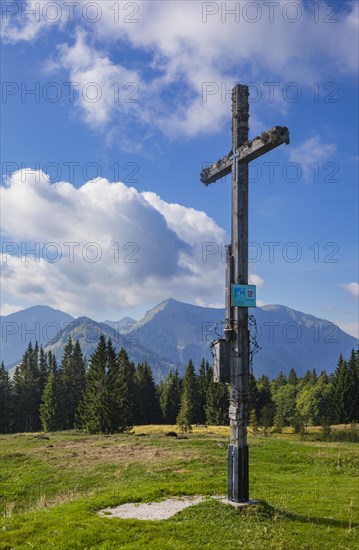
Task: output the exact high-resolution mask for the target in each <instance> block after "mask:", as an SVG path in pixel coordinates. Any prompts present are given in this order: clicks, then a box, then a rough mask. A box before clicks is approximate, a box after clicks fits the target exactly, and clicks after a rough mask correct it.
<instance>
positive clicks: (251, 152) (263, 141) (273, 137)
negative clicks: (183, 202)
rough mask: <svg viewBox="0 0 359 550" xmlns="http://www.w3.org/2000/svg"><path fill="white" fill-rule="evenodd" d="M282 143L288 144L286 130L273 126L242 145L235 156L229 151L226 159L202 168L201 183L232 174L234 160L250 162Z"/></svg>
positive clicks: (212, 181)
mask: <svg viewBox="0 0 359 550" xmlns="http://www.w3.org/2000/svg"><path fill="white" fill-rule="evenodd" d="M282 143H286V144H287V145H288V144H289V131H288V128H286V127H285V126H273V128H271V129H270V130H268V132H263V134H261V135H260V136H258V137H256V138H254V139H253V140H249V141H246V142H245V143H243V145H242V146H241V147H240V148H239V149H237V151H236V153H235V154H233V152H232V151H230V153H229V155H227V156H226V157H223V158H221V159H220V160H218V161H217V162H215V163H214V164H211V166H207V167H206V168H204V169H203V170H202V172H201V176H200V178H201V182H202V183H204V184H205V185H209V184H210V183H214V182H215V181H217V180H218V179H220V178H223V177H224V176H227V175H228V174H230V173H231V172H232V167H233V162H234V161H235V160H237V161H242V162H250V161H252V160H255V159H256V158H258V157H261V156H262V155H264V154H265V153H269V151H271V150H272V149H275V148H276V147H278V146H279V145H282Z"/></svg>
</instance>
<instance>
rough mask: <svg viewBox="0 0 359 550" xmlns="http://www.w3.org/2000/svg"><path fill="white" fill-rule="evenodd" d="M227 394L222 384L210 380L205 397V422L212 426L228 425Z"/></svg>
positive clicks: (224, 385)
mask: <svg viewBox="0 0 359 550" xmlns="http://www.w3.org/2000/svg"><path fill="white" fill-rule="evenodd" d="M228 409H229V393H228V386H227V384H224V383H223V382H220V383H215V382H213V380H211V382H210V384H209V387H208V390H207V395H206V420H207V424H211V425H212V426H226V425H228V422H229V420H228Z"/></svg>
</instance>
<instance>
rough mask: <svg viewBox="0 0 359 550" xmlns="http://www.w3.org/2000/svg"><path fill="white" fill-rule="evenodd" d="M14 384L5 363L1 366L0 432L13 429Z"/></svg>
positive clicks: (3, 432) (7, 431) (5, 432)
mask: <svg viewBox="0 0 359 550" xmlns="http://www.w3.org/2000/svg"><path fill="white" fill-rule="evenodd" d="M12 406H13V402H12V386H11V381H10V376H9V373H8V371H7V370H6V368H5V365H4V363H3V362H2V363H1V366H0V433H2V434H7V433H10V432H11V430H12V423H13V422H12V420H13V419H12V412H13V411H12Z"/></svg>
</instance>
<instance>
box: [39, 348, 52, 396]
mask: <svg viewBox="0 0 359 550" xmlns="http://www.w3.org/2000/svg"><path fill="white" fill-rule="evenodd" d="M49 374H50V369H49V364H48V360H47V354H46V353H45V352H44V349H43V347H42V346H40V353H39V390H40V394H41V395H42V394H43V392H44V389H45V386H46V383H47V380H48V378H49Z"/></svg>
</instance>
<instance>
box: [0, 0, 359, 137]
mask: <svg viewBox="0 0 359 550" xmlns="http://www.w3.org/2000/svg"><path fill="white" fill-rule="evenodd" d="M50 4H52V3H50ZM57 4H58V6H59V7H60V11H59V14H58V16H57V17H56V14H55V15H52V17H51V14H50V15H49V14H46V13H45V14H44V13H43V12H42V11H41V9H40V13H39V14H38V20H37V21H36V20H35V16H33V17H31V16H28V17H26V18H25V20H24V18H21V17H19V14H18V13H17V14H15V15H14V16H12V17H11V16H9V17H7V18H6V24H5V27H4V36H5V39H7V40H8V41H11V42H18V41H25V40H27V41H30V40H35V39H36V38H38V37H39V36H40V35H41V34H42V33H43V32H45V30H49V29H52V28H53V27H54V26H56V25H58V26H61V27H64V26H66V25H67V29H68V30H70V33H71V36H74V40H70V41H69V42H67V43H64V44H61V45H60V47H59V48H58V54H57V57H56V62H55V63H52V66H53V68H55V67H57V70H59V71H60V70H64V69H65V70H66V71H67V72H68V74H69V78H70V80H71V82H73V83H78V85H79V89H78V93H77V107H78V108H79V109H80V111H81V113H82V115H83V117H84V120H85V122H86V123H87V124H89V125H90V126H91V127H96V128H102V127H103V126H104V125H105V126H111V122H112V121H113V120H115V121H116V127H117V128H118V127H120V130H121V133H122V134H123V133H125V131H126V132H130V125H127V127H124V126H125V122H124V121H125V119H127V120H128V117H129V115H131V116H133V118H134V119H135V120H136V121H138V122H140V123H143V124H145V125H147V126H148V127H151V128H152V127H156V128H157V129H159V130H160V131H161V132H163V133H164V134H166V135H167V136H168V135H169V136H171V137H175V136H179V135H180V136H183V135H185V136H194V135H198V134H201V133H202V134H203V133H208V132H216V131H218V130H220V129H222V128H223V126H224V124H226V122H227V121H228V116H229V110H228V102H229V101H230V97H229V95H228V94H226V91H227V90H230V89H231V88H232V87H233V85H234V84H235V82H236V81H238V80H241V81H242V82H243V81H247V82H251V81H252V82H253V81H254V82H256V81H258V82H259V83H260V84H261V86H262V90H263V83H264V82H266V81H267V80H268V74H270V75H271V76H272V77H273V78H272V80H273V81H276V80H277V81H278V83H279V82H290V81H294V82H298V83H299V85H301V86H303V85H305V86H306V87H308V86H310V83H311V84H313V83H314V82H315V81H318V79H319V78H320V77H321V76H327V77H328V76H329V75H330V76H332V74H333V72H334V73H346V74H349V75H354V74H356V71H357V66H358V53H357V48H355V47H354V45H355V44H356V42H357V33H358V11H359V10H358V3H357V2H346V3H343V4H342V6H341V10H340V12H338V13H334V14H333V16H332V18H335V19H337V21H336V23H335V24H329V23H328V21H324V20H325V18H327V19H328V16H329V15H330V13H328V9H327V10H326V9H325V5H324V3H319V4H318V6H319V8H320V13H315V11H314V10H313V8H309V7H308V5H307V3H305V2H304V1H302V0H297V1H296V2H290V3H285V4H284V6H283V3H279V5H278V3H273V5H272V9H273V10H274V11H273V12H272V11H271V8H270V4H271V3H270V2H269V3H264V4H263V5H262V4H261V3H258V2H257V3H248V4H252V8H251V9H248V6H247V3H245V2H228V3H226V2H198V1H195V0H193V1H186V2H183V1H178V0H175V1H171V2H157V1H152V0H146V1H142V0H137V2H133V3H132V2H129V3H126V4H124V3H115V4H114V3H113V0H102V1H101V2H100V3H88V2H87V3H86V0H82V1H81V2H78V3H76V6H74V9H73V11H71V10H70V9H69V4H71V3H69V2H63V1H62V0H61V1H60V0H58V2H57ZM87 4H93V5H94V4H96V5H97V6H98V9H99V14H98V16H99V18H98V21H97V22H95V23H94V22H92V21H93V19H94V13H92V12H91V10H90V11H86V9H85V8H86V5H87ZM27 5H28V7H31V8H33V9H35V7H34V6H35V5H36V6H40V7H41V2H35V1H34V0H27ZM253 5H255V6H257V8H256V10H255V9H254V8H253ZM288 5H289V6H288ZM116 6H117V8H118V9H116ZM246 6H247V8H246ZM233 8H235V9H238V10H239V12H238V13H236V14H233V13H232V14H230V13H228V12H229V11H230V10H231V9H232V10H233ZM84 9H85V11H84ZM94 9H96V8H94V6H93V7H92V11H93V10H94ZM332 11H333V10H332ZM255 12H257V13H255ZM316 18H318V19H319V20H318V21H317V20H316ZM70 22H71V23H72V22H73V23H74V24H72V25H70ZM274 37H275V39H274ZM132 50H136V53H137V54H138V55H137V56H136V64H134V62H132V64H131V59H132V56H131V55H128V54H129V53H130V54H131V51H132ZM111 52H116V55H115V56H112V57H111ZM140 59H142V62H141V61H140ZM260 81H262V82H260ZM91 82H96V83H97V84H98V85H99V87H100V89H101V91H102V96H101V98H100V99H98V101H93V95H92V96H90V97H87V98H86V97H84V95H83V94H82V92H83V89H84V87H85V90H88V88H87V85H88V84H89V83H91ZM115 82H117V83H118V84H119V85H120V87H121V86H123V85H126V84H128V83H130V82H132V83H134V84H135V86H137V90H138V94H136V90H135V89H134V88H132V89H131V88H130V89H129V90H127V91H128V92H129V94H130V97H131V98H138V99H139V102H138V103H136V102H131V103H129V102H128V101H125V96H124V93H123V92H124V90H123V89H121V90H120V92H121V93H120V94H119V93H118V92H119V90H117V91H116V85H115V86H113V85H114V83H115ZM308 83H309V84H308ZM208 84H209V85H210V86H211V85H212V88H210V89H212V93H207V94H203V91H204V90H207V91H208V88H207V85H208ZM213 84H214V88H213ZM114 88H115V89H114ZM88 91H89V92H90V90H88ZM125 92H126V90H125ZM131 93H132V95H131ZM91 94H95V89H94V87H92V88H91ZM119 95H120V97H118V96H119ZM85 96H86V93H85ZM95 98H96V95H95ZM154 98H156V99H154ZM280 103H282V102H280ZM279 107H280V108H281V109H282V107H283V105H282V104H280V105H279ZM124 114H126V117H125V116H124ZM251 122H252V126H253V124H254V126H255V125H256V122H255V121H253V120H252V121H251Z"/></svg>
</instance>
